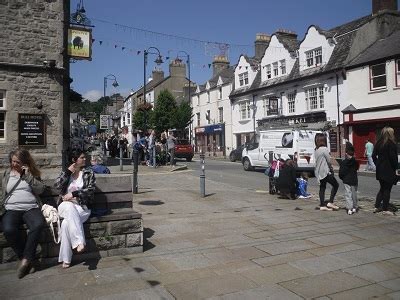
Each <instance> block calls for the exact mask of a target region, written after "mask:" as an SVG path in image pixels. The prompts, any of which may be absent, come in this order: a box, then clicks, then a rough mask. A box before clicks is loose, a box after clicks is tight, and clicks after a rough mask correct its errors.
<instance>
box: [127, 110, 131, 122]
mask: <svg viewBox="0 0 400 300" xmlns="http://www.w3.org/2000/svg"><path fill="white" fill-rule="evenodd" d="M126 122H127V123H128V125H131V114H130V113H128V114H127V121H126Z"/></svg>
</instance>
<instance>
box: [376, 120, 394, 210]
mask: <svg viewBox="0 0 400 300" xmlns="http://www.w3.org/2000/svg"><path fill="white" fill-rule="evenodd" d="M397 155H398V153H397V146H396V140H395V136H394V130H393V128H392V127H384V128H383V129H382V132H381V136H380V137H379V139H378V141H377V142H376V145H375V148H374V151H373V153H372V159H373V161H374V163H375V166H376V179H377V180H378V181H379V185H380V188H379V192H378V194H377V195H376V201H375V210H374V212H380V211H383V214H384V215H394V213H393V212H391V211H389V210H388V207H389V202H390V193H391V190H392V186H393V185H394V184H396V182H397V175H396V169H397V167H398V156H397Z"/></svg>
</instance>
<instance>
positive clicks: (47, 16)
mask: <svg viewBox="0 0 400 300" xmlns="http://www.w3.org/2000/svg"><path fill="white" fill-rule="evenodd" d="M66 7H67V6H66V1H63V0H46V1H43V0H27V1H15V0H9V1H4V0H3V1H0V28H1V30H0V41H1V43H0V89H1V90H5V91H6V138H5V140H4V141H3V140H0V167H1V166H4V164H8V162H7V154H8V153H9V151H11V150H12V149H15V148H16V147H17V146H18V123H17V122H18V113H34V114H45V115H46V123H47V124H46V129H47V130H46V132H47V135H46V136H47V139H46V142H47V146H46V147H45V148H43V147H41V148H40V147H37V148H29V149H31V153H32V154H33V156H34V158H35V159H36V161H37V163H38V164H39V165H45V166H59V165H60V164H61V154H62V148H63V146H62V145H63V135H64V136H65V132H66V131H65V127H67V128H69V125H68V124H65V120H66V118H65V117H63V112H64V111H65V104H66V103H65V102H66V101H64V99H65V98H66V95H67V94H66V87H67V86H68V85H67V84H65V83H66V82H68V80H69V68H68V63H66V62H68V60H67V59H66V56H65V57H64V53H65V52H64V51H63V49H64V46H63V45H64V22H63V21H64V17H65V16H68V14H69V13H66V14H64V11H66ZM45 60H55V62H56V65H55V67H49V66H46V65H45V64H44V63H43V62H44V61H45ZM68 84H69V83H68ZM68 120H69V119H68ZM64 143H65V141H64Z"/></svg>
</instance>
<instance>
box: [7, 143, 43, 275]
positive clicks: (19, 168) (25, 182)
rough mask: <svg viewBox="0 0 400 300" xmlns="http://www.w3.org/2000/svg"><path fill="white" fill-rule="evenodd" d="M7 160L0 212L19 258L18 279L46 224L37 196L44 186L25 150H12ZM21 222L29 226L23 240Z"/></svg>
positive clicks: (11, 243)
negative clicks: (20, 229)
mask: <svg viewBox="0 0 400 300" xmlns="http://www.w3.org/2000/svg"><path fill="white" fill-rule="evenodd" d="M9 161H10V167H9V168H8V169H7V170H5V171H4V174H3V180H2V191H1V193H2V194H1V198H0V201H1V207H0V211H1V214H2V215H3V216H2V224H3V233H4V236H5V238H6V240H7V242H8V243H9V244H10V246H11V248H12V249H13V250H14V252H15V254H16V255H17V256H18V258H19V259H20V260H21V263H20V265H19V267H18V278H22V277H24V276H25V275H26V274H28V272H29V270H30V267H31V263H32V261H33V260H34V259H35V254H36V248H37V245H38V242H39V237H40V234H41V232H42V229H43V227H44V226H45V224H46V222H45V220H44V218H43V215H42V212H41V210H40V199H39V197H38V196H39V195H40V194H41V193H42V192H43V191H44V187H45V186H44V184H43V182H42V181H41V179H40V171H39V169H38V168H37V167H36V164H35V161H34V160H33V158H32V156H31V155H30V153H29V151H28V150H24V149H22V150H15V151H12V152H11V153H10V154H9ZM3 213H4V214H3ZM23 223H25V224H26V226H27V227H28V229H29V232H28V235H27V238H26V242H25V241H24V238H23V237H22V236H21V234H20V231H19V227H20V225H21V224H23Z"/></svg>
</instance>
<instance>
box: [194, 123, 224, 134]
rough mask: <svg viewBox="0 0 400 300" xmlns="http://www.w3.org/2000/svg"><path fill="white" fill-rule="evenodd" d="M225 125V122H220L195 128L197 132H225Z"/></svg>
mask: <svg viewBox="0 0 400 300" xmlns="http://www.w3.org/2000/svg"><path fill="white" fill-rule="evenodd" d="M224 126H225V125H224V124H218V125H210V126H204V127H197V128H196V129H195V132H196V134H205V133H215V132H223V131H224Z"/></svg>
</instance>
